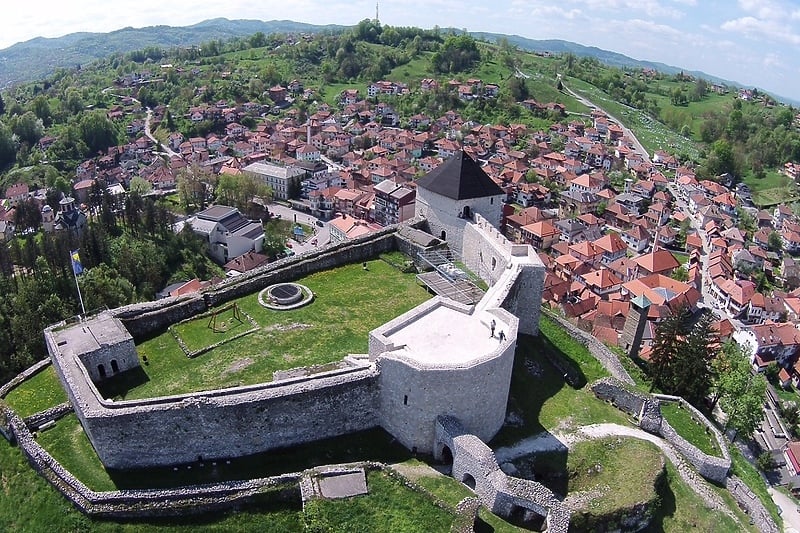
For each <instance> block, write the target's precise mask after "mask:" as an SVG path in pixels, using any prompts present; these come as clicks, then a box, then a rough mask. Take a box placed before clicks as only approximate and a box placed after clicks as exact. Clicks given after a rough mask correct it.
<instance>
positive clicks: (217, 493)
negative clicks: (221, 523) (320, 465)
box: [4, 407, 300, 519]
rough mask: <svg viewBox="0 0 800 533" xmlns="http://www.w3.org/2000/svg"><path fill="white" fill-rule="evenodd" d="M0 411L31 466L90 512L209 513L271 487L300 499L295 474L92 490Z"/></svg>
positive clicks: (118, 514) (248, 499)
mask: <svg viewBox="0 0 800 533" xmlns="http://www.w3.org/2000/svg"><path fill="white" fill-rule="evenodd" d="M4 410H5V416H7V417H8V418H9V419H10V427H11V430H12V431H13V433H14V437H15V438H16V441H17V443H18V445H19V448H20V450H22V452H23V454H24V455H25V457H26V458H27V459H28V462H29V463H30V465H31V466H32V467H33V469H34V470H35V471H36V472H37V473H39V474H40V475H41V476H42V477H44V478H45V479H46V480H47V481H48V482H49V483H50V484H51V485H53V487H55V489H56V490H58V491H59V492H61V493H62V494H63V495H64V497H66V498H67V499H68V500H69V501H71V502H72V503H73V504H74V505H75V507H76V508H77V509H78V510H80V511H81V512H83V513H85V514H88V515H92V516H100V517H107V518H125V519H128V518H148V517H159V516H180V515H185V514H197V513H207V512H209V511H214V510H221V509H226V508H229V507H232V506H236V505H241V504H247V503H250V502H251V501H253V500H255V499H256V498H259V499H261V498H263V496H264V494H265V493H266V492H269V491H270V490H273V491H275V493H274V494H273V496H274V497H275V498H276V499H277V500H278V501H289V500H291V501H299V489H298V487H297V483H298V481H299V479H300V474H299V473H290V474H282V475H279V476H273V477H269V478H259V479H253V480H248V481H228V482H221V483H212V484H207V485H194V486H188V487H180V488H176V489H143V490H119V491H109V492H96V491H93V490H91V489H89V488H88V487H87V486H86V485H84V484H83V483H82V482H81V481H80V480H78V479H77V478H75V476H73V475H72V473H70V472H69V471H68V470H66V469H65V468H64V467H63V466H62V465H61V464H60V463H59V462H58V461H56V460H55V459H54V458H53V457H52V456H51V455H50V454H49V453H48V452H47V451H46V450H45V449H44V448H42V447H41V446H40V445H39V443H38V442H36V440H35V439H34V437H33V434H32V433H31V431H30V430H29V429H28V427H27V425H26V424H25V422H24V421H23V420H22V418H20V417H19V415H17V414H16V413H15V412H14V411H13V410H11V409H10V408H8V407H5V408H4Z"/></svg>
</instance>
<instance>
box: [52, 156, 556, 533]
mask: <svg viewBox="0 0 800 533" xmlns="http://www.w3.org/2000/svg"><path fill="white" fill-rule="evenodd" d="M503 197H504V194H503V192H502V190H501V189H500V188H499V187H498V186H497V185H496V184H494V183H493V182H492V181H491V179H490V178H489V177H488V176H487V175H486V174H485V173H484V172H483V170H482V169H481V168H480V166H479V165H478V164H477V163H476V162H474V161H473V160H472V159H471V158H470V157H469V156H467V155H466V154H463V153H462V154H461V155H460V156H459V155H457V156H456V157H454V158H452V159H450V160H449V161H448V162H446V163H445V164H443V165H441V166H440V167H439V168H437V169H436V170H435V171H434V172H432V173H430V174H429V175H428V176H426V177H423V178H422V179H420V180H419V182H418V205H419V207H418V210H419V211H418V215H419V216H418V217H416V219H415V221H413V222H412V223H411V224H407V225H402V226H399V227H392V228H387V229H386V230H383V231H381V232H378V233H377V234H373V235H370V236H366V237H364V238H362V239H357V240H355V241H350V242H346V243H341V244H337V245H332V246H328V247H326V248H323V249H320V250H316V251H313V252H309V253H307V254H304V255H302V256H299V257H293V258H287V259H284V260H281V261H278V262H276V263H273V264H270V265H267V266H265V267H262V269H259V270H257V271H254V272H253V273H250V274H248V275H245V276H242V277H240V278H237V279H234V280H229V281H226V282H224V283H223V284H222V285H221V286H218V287H217V288H215V289H214V290H212V291H208V292H205V293H203V294H200V295H194V296H188V297H178V298H169V299H165V300H163V301H157V302H149V303H146V304H139V305H133V306H128V307H124V308H120V309H115V310H112V311H109V312H104V313H101V314H100V315H98V316H95V317H92V318H89V319H87V320H83V321H81V322H78V323H72V324H66V323H62V324H58V325H55V326H52V327H50V328H48V329H46V330H45V333H44V334H45V340H46V343H47V347H48V351H49V353H50V356H51V359H52V362H53V365H54V368H55V370H56V373H57V375H58V377H59V379H60V380H61V382H62V384H63V386H64V388H65V389H66V391H67V395H68V398H69V402H70V404H71V405H72V407H73V408H74V412H75V413H76V415H77V416H78V418H79V420H80V422H81V424H82V426H83V428H84V430H85V432H86V434H87V436H88V437H89V440H90V441H91V443H92V445H93V446H94V449H95V450H96V452H97V454H98V456H99V458H100V460H101V461H102V463H103V464H104V465H105V466H106V467H107V468H113V469H131V468H144V467H158V466H172V465H179V464H185V463H193V462H196V461H201V462H202V461H205V460H215V459H224V458H230V457H238V456H245V455H250V454H255V453H260V452H265V451H268V450H271V449H275V448H282V447H287V446H292V445H296V444H301V443H306V442H311V441H315V440H319V439H324V438H329V437H334V436H339V435H344V434H348V433H352V432H357V431H361V430H366V429H370V428H375V427H382V428H384V429H385V430H386V431H387V432H389V433H390V434H391V435H392V436H393V437H395V438H396V439H397V440H398V441H399V442H400V443H402V444H403V445H404V446H406V447H407V448H408V449H409V450H412V451H414V452H419V453H425V454H433V455H436V456H437V457H441V455H442V452H443V445H442V427H446V428H449V430H450V433H449V434H448V435H449V436H448V437H447V438H448V439H450V440H449V441H448V442H450V445H451V446H452V439H453V438H454V437H455V436H457V435H461V436H465V437H468V438H469V439H470V442H471V446H470V447H468V449H467V450H466V451H464V452H463V453H461V452H459V450H460V448H459V447H455V448H452V449H450V448H448V450H449V452H448V453H450V454H452V455H453V456H454V458H455V456H459V459H458V461H459V463H458V464H460V465H461V466H460V467H459V468H461V469H462V470H463V468H464V466H463V465H464V464H467V465H470V464H472V462H471V461H473V460H474V461H478V459H476V458H482V459H480V461H483V460H484V459H486V457H491V458H493V454H492V452H491V449H490V448H488V446H486V445H485V444H484V443H485V442H487V441H489V440H490V439H491V438H492V437H493V436H494V435H495V434H496V433H497V432H498V431H499V430H500V428H501V427H502V425H503V423H504V421H505V417H506V404H507V401H508V394H509V387H510V382H511V373H512V367H513V362H514V353H515V348H516V340H517V335H518V334H519V333H523V334H530V335H536V334H538V321H539V312H540V303H541V292H542V287H543V283H544V266H543V264H542V263H541V260H540V259H539V258H538V256H537V254H536V253H535V251H534V250H533V249H532V248H531V247H530V246H528V245H515V244H512V243H510V242H509V241H507V240H506V239H505V237H503V236H502V234H501V233H500V231H499V229H498V226H499V223H500V218H501V209H502V205H503V202H502V199H503ZM420 228H424V229H427V230H428V231H429V232H430V233H425V232H423V231H422V230H421V229H420ZM431 235H433V236H435V238H433V237H431ZM444 239H446V240H447V244H448V245H449V246H450V247H451V249H455V250H456V251H458V252H459V253H460V254H461V257H462V259H463V262H464V264H465V265H466V266H467V267H468V268H469V269H470V270H472V271H473V272H475V273H477V274H479V275H480V277H481V278H483V279H484V281H486V282H487V284H488V285H489V289H488V291H487V292H486V293H485V294H484V295H483V297H482V298H481V299H480V301H478V302H477V303H476V304H474V305H467V304H462V303H458V302H456V301H454V300H451V299H448V298H444V297H442V296H437V297H434V298H433V299H431V300H428V301H427V302H425V303H423V304H421V305H419V306H417V307H416V308H414V309H412V310H410V311H408V312H407V313H404V314H403V315H401V316H399V317H397V318H395V319H393V320H391V321H390V322H388V323H386V324H384V325H383V326H380V327H378V328H377V329H375V330H373V331H372V332H371V333H370V335H369V349H368V352H369V353H368V354H363V355H350V356H348V357H346V358H345V360H344V361H343V362H342V364H340V365H338V366H337V368H336V369H335V370H330V371H325V372H320V373H316V374H311V375H302V376H294V377H287V378H285V379H275V380H273V381H270V382H266V383H262V384H257V385H249V386H241V387H234V388H229V389H224V390H209V391H203V392H196V393H191V394H183V395H175V396H166V397H157V398H149V399H143V400H123V401H113V400H109V399H105V398H103V397H102V395H101V394H100V393H99V392H98V389H97V386H96V384H97V383H98V382H100V381H102V380H103V379H105V378H106V377H107V376H111V375H113V374H116V373H118V372H122V371H124V370H127V369H131V368H135V367H136V366H138V365H139V356H138V354H137V353H136V349H135V346H134V339H135V338H144V337H146V336H148V335H151V334H154V333H156V332H159V331H163V329H164V328H165V327H167V326H168V325H170V324H172V323H175V322H177V321H179V320H182V319H185V318H188V317H191V316H193V315H196V314H198V313H200V312H203V311H206V310H208V309H209V308H211V307H213V306H215V305H219V304H221V303H224V302H227V301H230V300H232V299H234V298H238V297H241V296H243V295H246V294H254V295H255V294H257V292H258V291H259V290H261V289H263V288H265V287H267V286H270V285H272V284H274V283H281V282H286V281H292V280H294V279H297V278H299V277H301V276H303V275H306V274H308V273H311V272H314V271H319V270H324V269H327V268H331V267H332V266H336V265H339V264H345V263H351V262H354V261H362V260H367V259H371V258H374V257H375V256H376V255H377V254H378V253H381V252H384V251H389V250H396V249H399V250H402V251H404V252H406V253H408V254H409V255H412V257H414V256H417V255H418V254H419V253H420V252H424V251H425V250H427V249H429V248H430V247H429V245H430V244H431V243H436V244H437V245H438V246H441V245H442V243H441V240H444ZM254 297H255V296H254ZM276 378H277V376H276ZM456 434H457V435H456ZM463 438H464V437H462V440H463ZM474 461H473V462H474ZM480 461H479V462H480ZM479 462H478V463H475V464H472V468H470V470H471V471H473V474H469V476H470V478H472V477H473V476H474V477H478V478H481V476H482V474H481V473H480V470H481V468H483V467H482V465H481V464H479ZM493 471H494V474H493V475H494V482H495V483H494V484H493V485H491V486H492V489H491V491H490V495H487V496H486V497H485V498H484V499H486V501H485V502H484V503H486V504H487V505H488V506H489V508H490V509H495V508H497V509H500V510H502V508H503V507H502V506H505V507H508V505H509V503H508V502H509V501H511V500H508V499H506V500H503V498H502V494H504V493H505V492H508V491H507V490H505V489H503V488H502V487H500V488H499V489H498V487H497V483H496V482H497V480H499V479H505V478H504V476H505V474H503V473H502V472H501V471H500V470H499V468H498V467H497V464H496V462H495V463H494V468H493ZM509 479H512V478H509ZM460 480H461V481H464V480H462V479H460ZM517 481H519V482H521V483H522V485H525V484H526V483H527V484H529V485H535V486H537V489H536V490H538V491H539V492H542V491H544V492H545V493H546V495H545V497H544V499H545V500H546V501H547V502H549V504H548V505H545V506H542V505H539V506H534V505H533V504H532V503H529V504H527V505H524V506H525V507H526V508H527V509H530V510H532V511H535V512H536V513H537V514H539V515H540V516H542V517H545V516H546V517H547V520H548V524H549V525H550V527H551V529H552V530H559V529H562V528H564V527H566V524H568V521H569V518H568V516H569V515H568V513H566V512H565V511H563V509H560V507H559V504H558V502H557V500H555V498H553V497H552V494H551V493H549V491H548V490H547V489H545V488H544V487H543V486H541V485H539V484H538V483H534V482H524V481H523V480H517ZM501 485H503V486H505V485H504V484H503V483H501ZM516 492H517V493H519V494H516V495H515V496H514V497H513V498H514V499H513V501H514V502H517V503H516V504H515V505H523V504H522V503H519V502H525V501H528V500H529V499H530V498H528V499H527V500H526V496H525V494H533V493H535V492H536V491H524V490H523V491H522V492H521V493H520V491H519V490H517V491H516ZM487 494H489V493H487ZM498 495H500V496H498ZM498 502H501V503H498ZM550 504H552V505H553V506H555V507H559V510H557V511H556V510H555V508H553V509H550ZM498 505H500V507H498ZM554 516H558V517H559V518H558V520H556V521H555V522H553V523H550V522H551V518H552V517H554Z"/></svg>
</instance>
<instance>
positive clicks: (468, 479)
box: [461, 472, 476, 490]
mask: <svg viewBox="0 0 800 533" xmlns="http://www.w3.org/2000/svg"><path fill="white" fill-rule="evenodd" d="M461 483H463V484H464V485H466V486H467V487H469V488H470V489H472V490H475V485H476V483H475V478H474V477H472V474H469V473H466V472H465V473H464V476H463V477H462V478H461Z"/></svg>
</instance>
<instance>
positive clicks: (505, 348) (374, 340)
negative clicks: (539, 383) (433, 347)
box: [370, 297, 517, 453]
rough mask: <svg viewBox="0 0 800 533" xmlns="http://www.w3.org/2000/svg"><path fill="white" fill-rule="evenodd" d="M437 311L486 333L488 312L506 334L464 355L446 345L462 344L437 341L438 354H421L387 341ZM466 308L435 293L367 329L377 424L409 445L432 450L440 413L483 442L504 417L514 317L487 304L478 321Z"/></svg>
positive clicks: (491, 434) (514, 326)
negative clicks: (375, 377)
mask: <svg viewBox="0 0 800 533" xmlns="http://www.w3.org/2000/svg"><path fill="white" fill-rule="evenodd" d="M441 310H446V311H452V315H458V314H460V315H462V316H465V317H466V316H469V317H470V318H471V319H473V318H474V320H472V321H471V322H470V323H471V324H474V326H475V327H481V328H482V329H483V328H485V329H484V331H486V333H487V334H486V337H488V336H489V335H488V332H489V327H488V321H489V319H490V318H489V317H494V319H495V320H496V321H497V323H499V324H503V326H502V327H503V328H505V329H506V331H507V332H508V336H507V337H506V338H505V340H499V339H498V340H497V342H496V343H495V342H492V343H491V347H490V349H488V350H487V351H486V352H485V353H481V352H477V353H475V354H474V357H473V358H464V359H462V354H460V353H457V354H451V353H448V352H447V350H448V349H456V350H468V349H469V347H467V346H461V345H456V346H453V345H451V344H447V347H444V346H440V347H439V351H441V353H440V354H439V355H437V356H436V357H434V358H427V357H424V356H423V357H418V356H417V354H415V353H414V352H413V350H411V351H408V350H406V349H405V348H406V347H405V346H395V345H394V344H393V343H392V341H390V337H391V336H392V335H393V334H394V333H396V332H397V331H400V330H402V329H404V328H406V327H408V326H410V325H413V324H415V323H420V322H424V321H425V320H426V317H427V316H429V314H431V315H432V314H433V313H436V312H437V311H441ZM471 311H472V309H471V307H470V306H467V305H464V304H459V303H457V302H454V301H452V300H448V299H445V298H441V297H437V298H433V299H431V300H428V301H427V302H425V303H423V304H421V305H419V306H417V307H416V308H414V309H413V310H411V311H409V312H407V313H404V314H403V315H401V316H399V317H397V318H395V319H394V320H391V321H390V322H387V323H386V324H384V325H383V326H380V327H379V328H377V329H375V330H374V331H372V332H371V333H370V355H371V356H375V357H376V359H377V366H378V370H379V372H380V384H381V394H380V414H381V426H382V427H383V428H384V429H386V430H387V431H388V432H389V433H391V434H392V435H393V436H394V437H395V438H397V440H398V441H400V442H401V443H402V444H403V445H404V446H405V447H407V448H409V449H412V450H413V449H415V450H417V451H419V452H421V453H431V452H432V451H433V443H434V436H435V423H436V418H437V417H438V416H440V415H442V414H452V415H456V414H457V415H458V418H459V420H460V421H462V424H463V425H464V427H466V428H467V430H468V431H470V432H472V433H474V434H475V435H477V436H479V437H480V438H481V439H484V440H486V441H488V440H490V439H491V438H492V437H493V436H494V435H495V434H496V433H497V432H498V431H499V430H500V428H501V427H502V425H503V422H504V421H505V416H506V404H507V402H508V390H509V385H510V383H511V373H512V371H513V366H514V351H515V347H516V337H517V318H516V317H515V316H513V315H511V314H510V313H508V312H507V311H505V310H504V309H492V310H491V311H490V312H487V313H486V317H487V318H486V320H485V322H484V324H481V321H480V320H479V319H478V318H477V317H476V315H475V313H474V312H472V313H471ZM453 356H455V357H453Z"/></svg>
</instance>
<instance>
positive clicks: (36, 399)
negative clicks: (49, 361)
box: [4, 365, 67, 418]
mask: <svg viewBox="0 0 800 533" xmlns="http://www.w3.org/2000/svg"><path fill="white" fill-rule="evenodd" d="M4 401H5V402H6V403H7V404H8V405H9V406H11V407H12V408H13V409H14V410H15V411H16V412H17V414H18V415H20V416H21V417H23V418H25V417H26V416H30V415H32V414H35V413H38V412H40V411H44V410H45V409H49V408H50V407H55V406H56V405H58V404H61V403H64V402H66V401H67V394H66V393H65V392H64V389H63V388H61V382H60V381H58V376H56V371H55V370H53V366H52V365H50V366H48V367H47V368H45V369H44V370H42V371H41V372H39V373H38V374H36V375H35V376H33V377H32V378H30V379H28V380H25V381H24V382H23V383H22V384H21V385H20V386H18V387H16V388H14V389H12V390H11V392H9V393H8V395H7V396H6V397H5V398H4Z"/></svg>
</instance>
